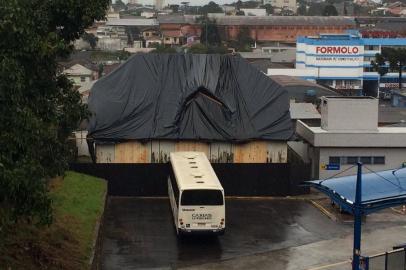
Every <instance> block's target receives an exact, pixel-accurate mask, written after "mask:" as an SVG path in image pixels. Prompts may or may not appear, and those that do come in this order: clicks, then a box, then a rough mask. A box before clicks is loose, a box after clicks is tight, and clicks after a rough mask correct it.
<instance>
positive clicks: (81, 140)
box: [74, 130, 90, 157]
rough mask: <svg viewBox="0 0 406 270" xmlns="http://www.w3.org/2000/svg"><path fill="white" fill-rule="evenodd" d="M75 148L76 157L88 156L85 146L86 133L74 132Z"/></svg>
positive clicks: (87, 149) (84, 131) (83, 131)
mask: <svg viewBox="0 0 406 270" xmlns="http://www.w3.org/2000/svg"><path fill="white" fill-rule="evenodd" d="M74 133H75V137H76V147H77V148H78V156H87V157H89V156H90V153H89V148H88V146H87V141H86V136H87V131H86V130H82V131H75V132H74Z"/></svg>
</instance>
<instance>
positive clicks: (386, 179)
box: [364, 166, 405, 190]
mask: <svg viewBox="0 0 406 270" xmlns="http://www.w3.org/2000/svg"><path fill="white" fill-rule="evenodd" d="M364 167H365V169H367V170H368V171H370V172H372V173H373V174H375V175H377V176H379V177H380V178H382V179H383V180H385V181H387V182H389V183H391V184H392V185H394V186H395V187H397V188H399V189H401V190H405V189H404V188H403V187H402V186H401V185H400V181H399V178H397V177H396V175H395V177H396V179H397V180H398V182H399V185H397V184H395V183H393V182H392V181H391V180H389V179H388V178H386V177H383V176H382V175H380V174H379V173H377V172H375V171H374V170H372V169H370V168H368V167H367V166H364Z"/></svg>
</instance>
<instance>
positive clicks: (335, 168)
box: [321, 164, 340, 171]
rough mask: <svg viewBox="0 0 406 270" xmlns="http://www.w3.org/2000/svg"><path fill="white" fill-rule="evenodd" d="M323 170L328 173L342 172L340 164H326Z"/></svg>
mask: <svg viewBox="0 0 406 270" xmlns="http://www.w3.org/2000/svg"><path fill="white" fill-rule="evenodd" d="M321 168H322V169H324V170H326V171H338V170H340V164H324V165H322V166H321Z"/></svg>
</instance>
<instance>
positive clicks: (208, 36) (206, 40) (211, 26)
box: [196, 16, 221, 46]
mask: <svg viewBox="0 0 406 270" xmlns="http://www.w3.org/2000/svg"><path fill="white" fill-rule="evenodd" d="M196 21H197V22H198V23H201V25H202V32H201V36H200V41H201V42H202V43H203V44H206V45H207V46H220V45H221V37H220V34H219V31H218V27H217V24H216V21H215V20H210V19H209V18H208V17H207V16H202V17H200V18H197V19H196Z"/></svg>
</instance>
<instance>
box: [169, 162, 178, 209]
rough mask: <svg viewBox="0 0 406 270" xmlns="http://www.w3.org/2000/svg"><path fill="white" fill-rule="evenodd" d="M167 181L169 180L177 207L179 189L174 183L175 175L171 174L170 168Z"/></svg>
mask: <svg viewBox="0 0 406 270" xmlns="http://www.w3.org/2000/svg"><path fill="white" fill-rule="evenodd" d="M169 179H170V180H171V186H172V190H173V195H174V197H175V201H176V205H177V206H179V188H178V185H177V183H176V180H175V175H174V174H173V170H172V167H171V172H170V175H169Z"/></svg>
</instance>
